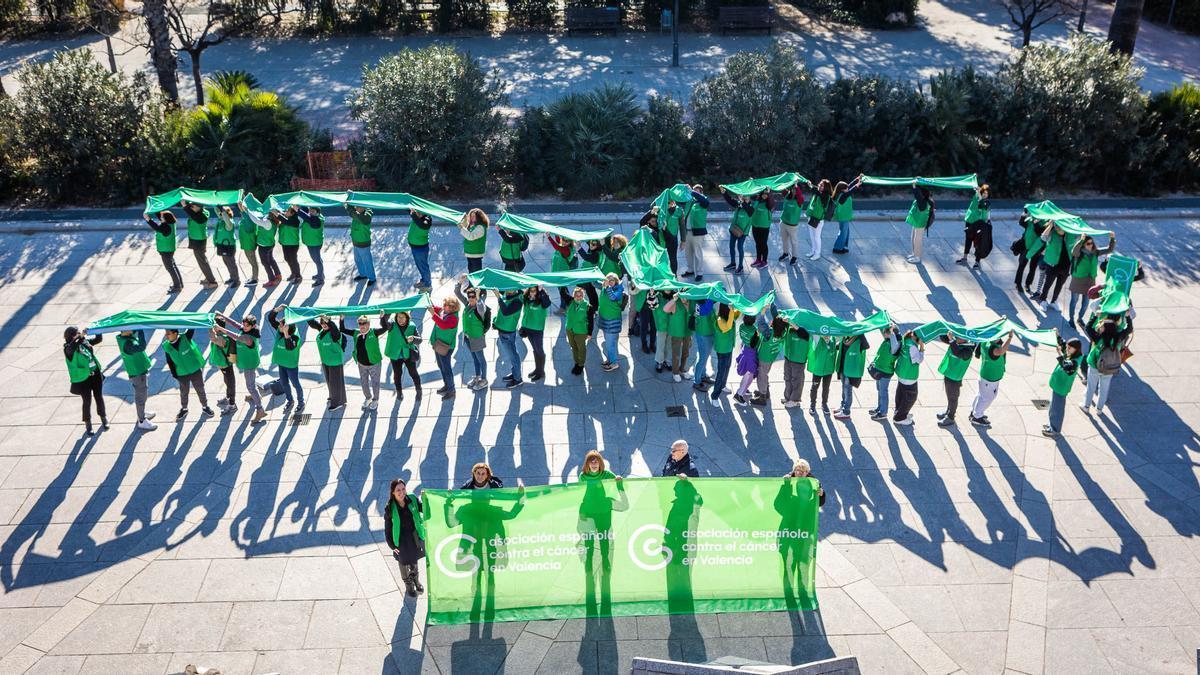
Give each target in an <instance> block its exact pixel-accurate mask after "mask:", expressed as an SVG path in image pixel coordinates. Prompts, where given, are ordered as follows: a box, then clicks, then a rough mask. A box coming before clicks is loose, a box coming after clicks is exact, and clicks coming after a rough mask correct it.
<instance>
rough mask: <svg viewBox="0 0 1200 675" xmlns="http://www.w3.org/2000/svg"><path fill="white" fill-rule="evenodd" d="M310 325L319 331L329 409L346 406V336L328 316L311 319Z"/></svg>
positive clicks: (318, 343)
mask: <svg viewBox="0 0 1200 675" xmlns="http://www.w3.org/2000/svg"><path fill="white" fill-rule="evenodd" d="M308 327H309V328H311V329H313V330H315V331H317V353H318V354H320V356H321V373H322V374H323V375H324V376H325V386H326V387H327V388H328V389H329V407H328V410H329V411H330V412H333V411H335V410H341V409H342V408H345V407H346V370H345V368H346V336H345V335H343V334H342V331H341V330H340V329H339V328H338V322H336V321H334V320H332V319H330V318H329V317H327V316H321V317H318V318H316V319H309V320H308Z"/></svg>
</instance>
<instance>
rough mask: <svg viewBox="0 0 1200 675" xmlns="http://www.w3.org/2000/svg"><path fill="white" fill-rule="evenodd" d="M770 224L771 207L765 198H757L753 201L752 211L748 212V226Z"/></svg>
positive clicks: (766, 225) (758, 226) (768, 225)
mask: <svg viewBox="0 0 1200 675" xmlns="http://www.w3.org/2000/svg"><path fill="white" fill-rule="evenodd" d="M770 226H771V207H770V206H769V205H768V204H767V200H765V199H759V200H756V201H755V202H754V213H752V214H750V227H757V228H764V227H770Z"/></svg>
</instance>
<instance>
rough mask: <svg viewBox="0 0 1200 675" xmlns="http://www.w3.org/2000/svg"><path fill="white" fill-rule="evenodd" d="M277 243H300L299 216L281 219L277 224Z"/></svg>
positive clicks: (287, 244)
mask: <svg viewBox="0 0 1200 675" xmlns="http://www.w3.org/2000/svg"><path fill="white" fill-rule="evenodd" d="M279 243H280V244H282V245H284V246H299V245H300V216H292V217H291V218H284V219H283V223H282V224H281V225H280V226H279Z"/></svg>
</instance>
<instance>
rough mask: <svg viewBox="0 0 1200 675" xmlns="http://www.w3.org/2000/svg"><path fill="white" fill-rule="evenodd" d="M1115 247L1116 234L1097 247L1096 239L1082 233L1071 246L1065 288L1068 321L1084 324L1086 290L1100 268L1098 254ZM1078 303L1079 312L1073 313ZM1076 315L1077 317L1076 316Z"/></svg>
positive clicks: (1086, 304) (1088, 289)
mask: <svg viewBox="0 0 1200 675" xmlns="http://www.w3.org/2000/svg"><path fill="white" fill-rule="evenodd" d="M1116 248H1117V236H1116V235H1115V234H1114V235H1112V236H1110V237H1109V239H1108V246H1105V247H1104V248H1098V247H1097V246H1096V240H1095V239H1092V238H1091V237H1089V236H1087V235H1084V236H1082V237H1080V238H1079V240H1078V241H1076V242H1075V245H1074V246H1073V247H1071V263H1070V267H1071V281H1070V283H1069V284H1068V286H1067V290H1069V291H1070V292H1071V303H1070V305H1068V307H1067V319H1068V323H1071V324H1075V323H1078V324H1079V325H1080V326H1082V325H1083V324H1084V321H1083V319H1084V316H1085V315H1086V314H1087V307H1088V292H1089V291H1091V289H1092V288H1093V287H1094V286H1095V285H1096V274H1097V272H1099V270H1100V256H1104V255H1108V254H1110V253H1112V252H1113V251H1114V250H1116ZM1076 303H1079V313H1078V314H1076V313H1075V304H1076ZM1076 317H1078V318H1076Z"/></svg>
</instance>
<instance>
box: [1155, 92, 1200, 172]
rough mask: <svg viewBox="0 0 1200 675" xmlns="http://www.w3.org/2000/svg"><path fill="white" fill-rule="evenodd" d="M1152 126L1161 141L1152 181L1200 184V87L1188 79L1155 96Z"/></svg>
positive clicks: (1157, 149) (1157, 139)
mask: <svg viewBox="0 0 1200 675" xmlns="http://www.w3.org/2000/svg"><path fill="white" fill-rule="evenodd" d="M1148 127H1149V129H1148V133H1147V136H1148V137H1149V138H1151V139H1153V140H1154V141H1156V142H1157V144H1158V145H1157V147H1156V148H1155V150H1156V152H1155V157H1154V160H1153V161H1152V162H1150V164H1151V165H1152V166H1154V167H1155V168H1156V170H1157V175H1156V176H1155V177H1154V178H1152V179H1150V182H1151V183H1153V184H1154V185H1155V186H1156V187H1158V188H1165V189H1168V190H1179V189H1186V188H1194V187H1195V186H1196V185H1198V184H1200V87H1197V86H1196V85H1194V84H1192V83H1191V82H1184V83H1182V84H1178V85H1175V87H1174V88H1172V89H1171V90H1170V91H1164V92H1160V93H1158V94H1155V95H1154V96H1153V97H1151V98H1150V104H1149V120H1148Z"/></svg>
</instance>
